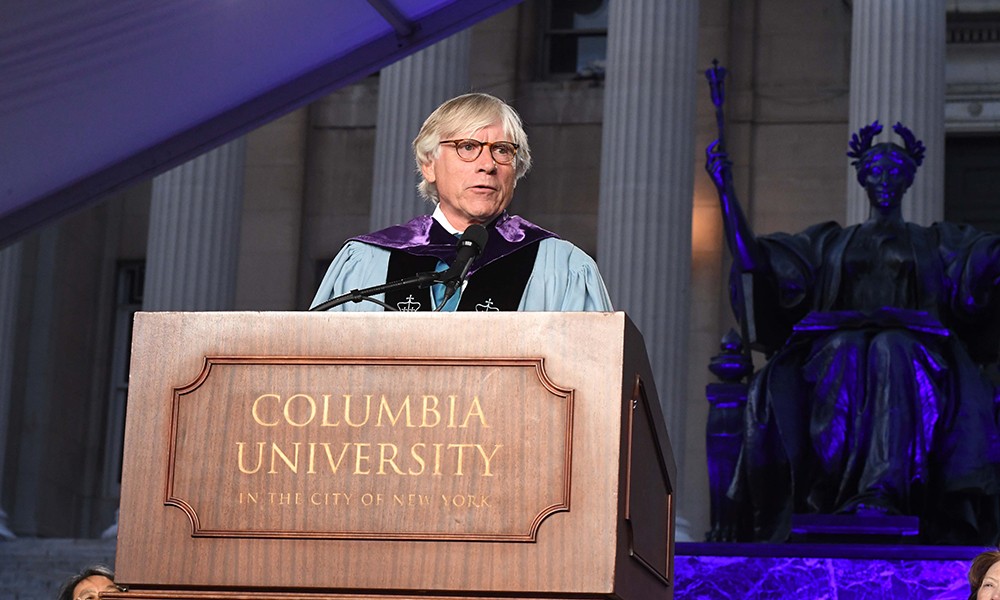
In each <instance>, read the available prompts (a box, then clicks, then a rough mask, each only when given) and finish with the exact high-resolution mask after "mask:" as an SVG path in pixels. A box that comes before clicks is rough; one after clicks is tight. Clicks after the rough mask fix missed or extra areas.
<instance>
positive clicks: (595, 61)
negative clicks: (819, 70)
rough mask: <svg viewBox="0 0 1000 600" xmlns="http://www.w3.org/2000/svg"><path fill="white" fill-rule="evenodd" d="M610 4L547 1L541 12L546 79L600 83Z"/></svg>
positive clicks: (604, 1) (602, 0) (588, 0)
mask: <svg viewBox="0 0 1000 600" xmlns="http://www.w3.org/2000/svg"><path fill="white" fill-rule="evenodd" d="M610 2H611V0H549V1H548V3H547V4H546V5H545V9H544V10H543V12H542V14H543V18H544V24H543V27H542V30H543V31H544V37H545V39H544V43H543V44H542V48H543V49H544V51H543V53H542V54H543V62H544V64H543V67H542V70H543V72H544V74H545V75H556V76H559V75H570V76H574V77H576V78H578V79H598V80H599V79H603V78H604V61H605V58H606V57H607V52H608V5H609V4H610Z"/></svg>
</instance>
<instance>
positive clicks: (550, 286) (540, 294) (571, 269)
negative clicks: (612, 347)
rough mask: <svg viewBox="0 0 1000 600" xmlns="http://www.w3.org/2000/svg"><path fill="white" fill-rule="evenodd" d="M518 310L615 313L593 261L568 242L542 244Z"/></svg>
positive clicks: (558, 240) (550, 241) (553, 240)
mask: <svg viewBox="0 0 1000 600" xmlns="http://www.w3.org/2000/svg"><path fill="white" fill-rule="evenodd" d="M517 309H518V310H523V311H553V312H562V311H603V312H610V311H612V310H614V309H613V308H612V306H611V298H610V296H608V290H607V288H606V287H605V286H604V280H603V279H601V273H600V272H599V271H598V270H597V263H595V262H594V259H592V258H590V256H588V255H587V253H586V252H584V251H583V250H580V249H579V248H577V247H576V246H574V245H573V244H571V243H569V242H567V241H566V240H560V239H556V238H549V239H545V240H542V241H541V242H539V245H538V255H537V256H536V257H535V266H534V268H533V269H532V270H531V275H530V276H529V277H528V284H527V285H526V286H525V288H524V295H523V296H521V304H520V305H519V306H518V308H517Z"/></svg>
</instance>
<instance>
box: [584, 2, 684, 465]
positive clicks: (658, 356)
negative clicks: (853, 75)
mask: <svg viewBox="0 0 1000 600" xmlns="http://www.w3.org/2000/svg"><path fill="white" fill-rule="evenodd" d="M610 10H611V12H610V15H609V19H608V58H607V78H606V82H605V92H604V124H603V129H602V146H601V186H600V208H599V227H598V263H599V264H600V267H601V273H602V274H603V275H604V277H605V279H606V281H607V283H608V286H609V288H610V291H611V298H612V300H613V301H614V304H615V308H617V309H622V310H625V311H627V312H628V313H629V315H630V316H631V317H632V320H633V321H634V322H635V323H636V325H637V326H638V327H639V329H640V331H642V334H643V337H644V338H645V341H646V348H647V352H648V353H649V358H650V362H651V366H652V368H653V375H654V376H655V377H656V387H657V390H658V392H659V396H660V402H661V403H662V405H663V411H664V416H665V417H666V422H667V429H668V431H669V434H670V438H671V442H672V445H673V450H674V457H675V459H676V461H677V467H678V471H680V470H681V469H682V466H683V464H684V458H683V455H684V446H685V443H684V435H685V431H684V429H685V412H686V411H685V405H686V403H687V402H688V401H700V400H701V399H698V398H694V399H687V398H685V393H686V388H685V379H686V372H687V370H688V366H687V361H686V360H685V356H684V350H685V348H687V332H688V295H689V291H690V279H691V215H692V203H693V200H692V195H693V181H692V173H693V168H694V165H693V160H694V153H693V152H692V148H693V147H694V85H695V82H696V80H697V79H698V77H700V76H701V75H700V73H699V72H698V70H697V68H696V65H695V61H696V48H697V32H698V3H697V0H629V1H628V2H613V3H611V9H610ZM703 81H704V80H703V79H702V84H703ZM702 362H704V359H702ZM699 364H701V363H699Z"/></svg>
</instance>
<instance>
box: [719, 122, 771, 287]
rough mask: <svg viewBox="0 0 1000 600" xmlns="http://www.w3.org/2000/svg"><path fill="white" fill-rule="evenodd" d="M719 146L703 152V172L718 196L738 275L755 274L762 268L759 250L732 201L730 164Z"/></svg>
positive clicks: (727, 241)
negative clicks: (753, 272) (738, 271)
mask: <svg viewBox="0 0 1000 600" xmlns="http://www.w3.org/2000/svg"><path fill="white" fill-rule="evenodd" d="M721 145H722V143H721V140H715V141H714V142H712V143H711V144H710V145H709V146H708V148H706V149H705V170H706V171H708V175H709V177H711V178H712V183H714V184H715V189H716V191H718V193H719V206H720V208H721V209H722V225H723V229H724V231H725V234H726V245H727V246H728V247H729V252H730V254H732V256H733V260H734V261H735V262H736V265H737V268H738V269H739V270H740V271H741V272H743V273H749V272H752V271H759V270H761V269H762V268H763V267H764V261H763V260H762V257H761V250H760V247H759V245H758V244H757V239H756V237H755V236H754V233H753V230H752V229H751V228H750V223H749V222H747V218H746V215H744V214H743V209H742V208H741V207H740V202H739V200H738V199H737V198H736V189H735V187H734V186H733V163H732V161H730V160H729V155H728V154H726V152H725V151H724V150H722V149H721V148H720V146H721Z"/></svg>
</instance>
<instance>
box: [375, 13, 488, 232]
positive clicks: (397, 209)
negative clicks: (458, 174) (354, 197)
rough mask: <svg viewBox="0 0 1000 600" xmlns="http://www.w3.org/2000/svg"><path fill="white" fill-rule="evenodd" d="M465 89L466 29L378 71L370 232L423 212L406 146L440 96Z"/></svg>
mask: <svg viewBox="0 0 1000 600" xmlns="http://www.w3.org/2000/svg"><path fill="white" fill-rule="evenodd" d="M467 91H469V30H467V29H466V30H463V31H461V32H459V33H456V34H455V35H453V36H451V37H449V38H447V39H444V40H442V41H440V42H438V43H436V44H434V45H433V46H430V47H429V48H425V49H423V50H421V51H420V52H417V53H416V54H413V55H411V56H408V57H406V58H404V59H402V60H400V61H399V62H396V63H394V64H392V65H390V66H388V67H386V68H385V69H382V72H381V74H380V75H379V84H378V119H377V121H376V125H375V165H374V176H373V181H372V210H371V221H370V225H371V228H372V230H376V229H382V228H383V227H388V226H389V225H394V224H396V223H402V222H403V221H407V220H409V219H411V218H413V217H415V216H417V215H420V214H423V213H426V212H428V210H427V209H428V206H427V205H426V203H425V202H424V200H423V199H422V198H421V197H420V196H419V195H418V194H417V183H418V182H419V181H420V180H419V178H418V176H417V173H416V164H415V163H414V161H413V152H412V150H411V147H410V145H411V144H412V142H413V138H415V137H416V136H417V132H418V131H419V130H420V125H421V124H422V123H423V122H424V119H426V118H427V115H429V114H431V111H433V110H434V109H435V108H437V107H438V105H440V104H441V103H442V102H444V101H445V100H447V99H449V98H451V97H453V96H457V95H458V94H461V93H464V92H467Z"/></svg>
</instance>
